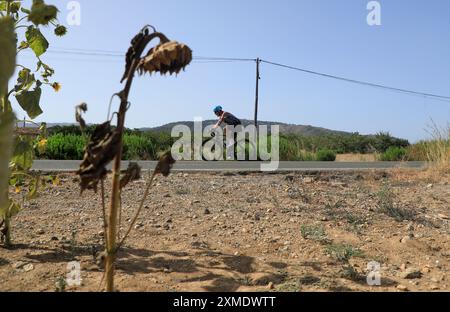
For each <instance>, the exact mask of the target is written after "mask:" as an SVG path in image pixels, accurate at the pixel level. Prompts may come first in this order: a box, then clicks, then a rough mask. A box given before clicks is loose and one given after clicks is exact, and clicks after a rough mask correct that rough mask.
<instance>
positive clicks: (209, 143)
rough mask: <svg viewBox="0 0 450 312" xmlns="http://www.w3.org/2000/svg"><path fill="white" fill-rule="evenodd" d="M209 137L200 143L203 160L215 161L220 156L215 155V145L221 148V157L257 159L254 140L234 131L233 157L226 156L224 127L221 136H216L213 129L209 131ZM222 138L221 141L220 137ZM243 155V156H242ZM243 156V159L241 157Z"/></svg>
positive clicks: (240, 159) (245, 159) (228, 158)
mask: <svg viewBox="0 0 450 312" xmlns="http://www.w3.org/2000/svg"><path fill="white" fill-rule="evenodd" d="M210 135H211V138H213V140H211V139H210V138H207V139H204V140H203V143H202V158H203V160H204V161H217V160H219V159H217V158H220V157H217V156H218V155H216V147H217V146H220V147H221V150H222V154H223V155H222V156H224V157H223V159H226V160H238V161H257V160H259V157H258V151H257V147H256V145H255V144H254V142H252V141H250V140H249V139H247V138H246V137H244V138H242V137H240V136H239V135H238V134H237V133H234V144H233V157H232V159H230V157H227V156H228V155H227V142H226V129H225V131H224V134H223V136H222V137H220V136H218V135H217V134H216V132H215V131H211V133H210ZM221 138H222V142H220V139H221ZM242 156H244V157H242ZM242 158H243V159H242Z"/></svg>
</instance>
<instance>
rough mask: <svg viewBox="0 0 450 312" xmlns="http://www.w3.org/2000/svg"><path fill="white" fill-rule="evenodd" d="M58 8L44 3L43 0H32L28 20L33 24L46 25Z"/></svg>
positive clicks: (53, 18)
mask: <svg viewBox="0 0 450 312" xmlns="http://www.w3.org/2000/svg"><path fill="white" fill-rule="evenodd" d="M57 14H58V9H57V8H56V7H55V6H54V5H46V4H45V2H44V1H43V0H33V5H32V6H31V12H30V14H29V15H28V20H29V21H30V22H32V23H33V24H35V25H48V23H50V22H51V21H53V20H55V19H56V16H57Z"/></svg>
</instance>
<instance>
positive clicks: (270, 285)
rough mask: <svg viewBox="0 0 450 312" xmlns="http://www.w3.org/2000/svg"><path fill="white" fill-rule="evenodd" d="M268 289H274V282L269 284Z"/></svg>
mask: <svg viewBox="0 0 450 312" xmlns="http://www.w3.org/2000/svg"><path fill="white" fill-rule="evenodd" d="M267 288H268V289H269V290H272V289H273V288H274V287H273V283H272V282H269V284H268V285H267Z"/></svg>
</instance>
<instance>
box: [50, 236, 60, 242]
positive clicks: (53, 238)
mask: <svg viewBox="0 0 450 312" xmlns="http://www.w3.org/2000/svg"><path fill="white" fill-rule="evenodd" d="M51 240H52V241H58V240H59V239H58V237H56V236H52V238H51Z"/></svg>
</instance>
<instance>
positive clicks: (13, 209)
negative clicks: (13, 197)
mask: <svg viewBox="0 0 450 312" xmlns="http://www.w3.org/2000/svg"><path fill="white" fill-rule="evenodd" d="M20 210H22V207H21V206H20V205H19V204H18V203H16V202H13V201H11V202H10V206H9V211H8V217H10V218H12V217H14V216H16V215H17V214H18V213H19V212H20Z"/></svg>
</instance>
